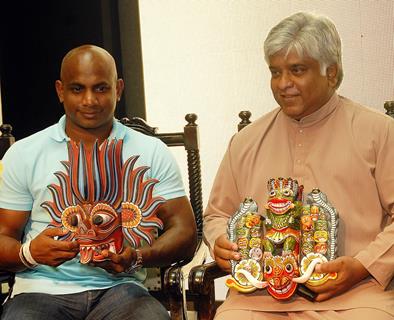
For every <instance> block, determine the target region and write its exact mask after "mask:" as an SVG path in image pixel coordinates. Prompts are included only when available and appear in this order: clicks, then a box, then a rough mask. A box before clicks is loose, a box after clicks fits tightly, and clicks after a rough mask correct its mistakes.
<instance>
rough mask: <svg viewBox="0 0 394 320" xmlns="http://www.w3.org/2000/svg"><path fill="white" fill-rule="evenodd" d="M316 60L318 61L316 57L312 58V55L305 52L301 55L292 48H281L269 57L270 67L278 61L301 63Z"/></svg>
mask: <svg viewBox="0 0 394 320" xmlns="http://www.w3.org/2000/svg"><path fill="white" fill-rule="evenodd" d="M314 62H317V61H316V60H315V59H314V58H311V57H310V56H308V55H305V54H302V55H299V54H298V53H297V52H296V51H295V50H291V51H289V52H286V51H284V50H281V51H279V52H277V53H275V54H274V55H272V56H270V57H269V66H270V67H271V66H274V65H276V64H278V63H281V64H286V65H300V64H310V63H314Z"/></svg>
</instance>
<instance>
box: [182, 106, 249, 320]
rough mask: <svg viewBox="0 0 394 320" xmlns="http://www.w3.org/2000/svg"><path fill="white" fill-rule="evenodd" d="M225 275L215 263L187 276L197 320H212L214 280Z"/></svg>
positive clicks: (244, 113)
mask: <svg viewBox="0 0 394 320" xmlns="http://www.w3.org/2000/svg"><path fill="white" fill-rule="evenodd" d="M251 115H252V114H251V112H250V111H241V112H240V113H239V114H238V116H239V117H240V118H241V121H240V122H239V123H238V131H241V130H242V129H243V128H244V127H246V126H247V125H248V124H250V123H251V121H250V117H251ZM226 275H227V273H226V272H224V271H223V270H221V269H220V268H219V267H218V266H217V264H216V262H210V263H206V264H203V265H199V266H195V267H193V268H192V269H191V270H190V274H189V295H190V297H191V300H193V302H194V308H195V309H196V310H197V317H198V319H199V320H206V319H213V317H214V316H215V313H216V309H217V307H218V306H219V305H220V304H221V301H216V299H215V279H218V278H221V277H224V276H226Z"/></svg>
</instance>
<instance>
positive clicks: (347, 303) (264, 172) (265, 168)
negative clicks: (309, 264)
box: [204, 13, 394, 320]
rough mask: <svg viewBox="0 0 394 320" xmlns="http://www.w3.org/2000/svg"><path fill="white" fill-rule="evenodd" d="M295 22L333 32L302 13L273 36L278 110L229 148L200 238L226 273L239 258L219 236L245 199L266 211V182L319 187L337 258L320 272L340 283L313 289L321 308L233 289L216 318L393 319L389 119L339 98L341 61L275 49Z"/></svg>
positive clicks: (393, 143) (270, 58)
mask: <svg viewBox="0 0 394 320" xmlns="http://www.w3.org/2000/svg"><path fill="white" fill-rule="evenodd" d="M297 19H298V20H301V22H302V23H300V24H304V25H309V26H310V25H312V28H313V27H314V26H315V25H316V24H315V25H314V23H315V22H316V20H319V21H320V20H323V21H324V23H325V24H326V25H328V26H329V27H330V28H331V31H332V28H333V25H332V23H331V22H330V21H329V20H327V19H326V18H322V17H318V18H316V17H314V16H312V15H309V14H305V13H299V14H296V15H293V16H291V17H289V18H288V19H285V20H284V21H283V22H282V24H279V25H278V26H277V27H276V28H274V29H273V30H271V33H270V34H269V36H268V38H267V40H266V42H265V53H266V60H267V62H268V64H269V68H270V71H271V74H272V80H271V89H272V91H273V94H274V97H275V99H276V101H277V102H278V104H279V105H280V108H277V109H275V110H273V111H272V112H270V113H268V114H267V115H265V116H263V117H262V118H260V119H258V120H256V121H254V122H253V123H252V124H251V125H249V126H248V127H246V128H245V129H243V130H242V131H241V132H240V133H238V134H236V135H235V136H234V137H233V139H232V140H231V142H230V144H229V147H228V149H227V151H226V154H225V156H224V159H223V161H222V163H221V165H220V168H219V170H218V173H217V176H216V179H215V183H214V186H213V189H212V192H211V195H210V199H209V203H208V206H207V209H206V211H205V220H204V223H205V225H204V232H205V240H206V242H207V243H208V245H209V246H210V248H211V251H212V254H213V256H214V258H215V260H216V261H217V263H218V265H219V266H220V267H222V268H223V269H224V270H227V271H229V270H230V269H229V262H228V261H229V259H237V258H238V256H237V253H236V245H235V244H233V243H230V242H229V241H228V239H227V238H226V235H225V233H226V227H227V222H228V219H229V217H230V216H231V215H232V214H234V213H235V211H236V210H237V209H238V208H239V204H240V203H241V202H242V201H243V200H244V198H246V197H252V198H253V199H254V200H255V201H256V202H257V203H258V204H259V207H260V210H261V211H262V210H264V204H265V203H266V202H267V181H268V180H269V179H270V178H275V177H291V178H293V179H297V180H298V182H299V183H300V184H303V185H304V187H305V189H304V190H306V191H308V190H309V191H310V190H312V189H313V188H316V187H317V188H319V189H320V190H321V191H322V192H324V193H325V194H326V195H327V196H328V199H329V201H330V202H331V204H332V205H333V206H334V207H335V208H336V209H337V210H338V212H339V216H340V221H339V231H338V256H339V258H338V259H337V260H334V261H332V262H329V263H326V264H323V265H320V266H319V267H318V268H320V269H317V270H320V272H328V271H330V272H332V271H335V272H338V278H337V279H336V280H329V281H328V283H326V284H324V285H322V286H321V287H320V288H317V289H314V290H315V291H317V293H318V295H317V298H316V300H317V301H318V302H310V301H307V300H306V299H304V298H302V297H300V296H298V295H294V296H293V297H292V298H290V299H289V300H287V301H278V300H275V299H274V298H272V297H271V296H270V295H269V294H268V293H267V292H266V290H257V291H255V292H254V293H252V294H243V293H238V292H236V291H235V290H233V289H231V290H230V294H229V296H228V298H227V299H226V301H225V302H224V304H223V305H222V306H221V307H220V308H219V310H218V312H217V319H232V318H234V319H238V318H239V317H242V318H243V319H287V318H291V319H318V318H319V319H320V318H321V319H364V318H371V317H373V319H374V320H377V319H394V282H393V276H394V245H393V244H394V223H393V216H394V170H393V168H392V164H393V163H394V120H393V119H391V118H390V117H388V116H386V115H384V114H381V113H379V112H376V111H373V110H372V109H368V108H366V107H363V106H361V105H359V104H357V103H354V102H352V101H350V100H348V99H346V98H343V97H340V96H338V95H337V93H336V92H335V89H336V88H337V87H338V86H339V84H340V81H341V80H342V65H341V62H340V59H337V60H335V59H334V62H333V63H331V64H330V63H329V62H327V61H325V60H324V59H320V61H319V60H318V59H319V58H314V56H317V57H319V55H318V54H316V53H315V52H308V46H307V45H305V44H304V43H303V44H304V46H303V51H301V52H297V50H296V47H294V46H293V47H292V43H290V44H289V45H287V46H286V47H283V48H281V50H279V51H275V50H273V51H272V43H270V40H271V39H273V38H274V37H273V36H274V35H275V39H276V40H277V39H278V37H279V40H280V35H279V36H278V34H277V30H278V29H283V28H284V27H286V26H287V25H288V22H289V21H290V22H291V21H294V20H297ZM324 19H325V20H324ZM327 21H328V22H327ZM315 29H316V28H315ZM334 30H335V27H334ZM293 31H294V30H293ZM297 31H298V32H299V30H296V31H295V32H294V33H295V34H297V33H298V32H297ZM320 31H321V30H320ZM308 32H309V33H311V32H313V31H308ZM335 32H336V30H335ZM325 41H327V40H325ZM328 42H329V41H328ZM335 45H336V47H337V49H338V44H337V43H336V44H335ZM335 45H334V47H335ZM327 46H328V47H329V44H328V45H327ZM286 50H287V51H286ZM320 56H322V55H320ZM338 56H339V57H340V43H339V54H338ZM322 65H324V66H326V69H325V74H322V71H321V70H322V68H321V66H322ZM309 191H308V192H309Z"/></svg>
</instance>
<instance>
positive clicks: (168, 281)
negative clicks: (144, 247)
mask: <svg viewBox="0 0 394 320" xmlns="http://www.w3.org/2000/svg"><path fill="white" fill-rule="evenodd" d="M185 119H186V122H187V124H186V125H185V126H184V127H183V130H182V131H180V132H171V133H162V132H159V130H158V128H156V127H151V126H149V125H148V124H147V122H146V121H145V120H143V119H141V118H138V117H133V118H131V119H128V118H123V119H121V120H120V122H121V123H122V124H124V125H126V126H127V127H130V128H133V129H134V130H137V131H139V132H141V133H144V134H147V135H150V136H154V137H157V138H158V139H160V140H162V141H163V142H164V143H165V144H166V145H167V146H169V147H183V148H184V149H185V151H186V153H187V168H188V185H189V195H190V202H191V205H192V208H193V212H194V217H195V221H196V225H197V237H198V239H197V240H198V246H197V250H198V248H200V245H201V243H202V211H203V202H202V186H201V163H200V151H199V132H198V125H197V124H196V120H197V116H196V115H195V114H193V113H191V114H187V115H186V116H185ZM2 127H3V130H4V131H3V130H2V129H1V128H2ZM2 127H0V130H2V132H4V133H3V135H2V136H0V152H3V153H2V155H3V154H4V153H5V151H6V150H7V149H8V147H9V146H10V145H11V144H12V142H13V141H14V140H13V137H12V135H11V129H12V128H10V127H11V126H7V125H3V126H2ZM6 139H8V140H6ZM6 141H8V144H7V143H6ZM3 146H4V147H3ZM189 262H190V261H189V260H185V261H179V262H177V263H174V264H173V265H171V266H169V267H167V268H149V269H148V278H147V281H146V286H147V287H148V289H149V291H150V293H151V294H152V295H153V296H154V297H155V298H156V299H158V300H159V301H160V302H161V303H162V304H163V305H164V306H165V307H166V308H167V310H169V311H170V315H171V319H174V320H183V319H187V311H186V297H185V288H184V281H183V272H182V267H184V266H185V265H186V264H187V263H189ZM199 263H202V261H200V262H199ZM12 278H13V277H10V273H8V272H0V282H1V283H2V284H4V283H8V282H9V286H10V287H11V286H12ZM6 295H7V292H3V291H2V296H3V299H4V297H5V296H6Z"/></svg>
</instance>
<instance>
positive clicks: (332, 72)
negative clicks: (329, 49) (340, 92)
mask: <svg viewBox="0 0 394 320" xmlns="http://www.w3.org/2000/svg"><path fill="white" fill-rule="evenodd" d="M326 75H327V79H328V83H329V84H330V86H331V87H333V88H335V86H336V85H337V83H338V77H337V75H338V66H337V64H332V65H330V66H329V67H328V68H327V70H326Z"/></svg>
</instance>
